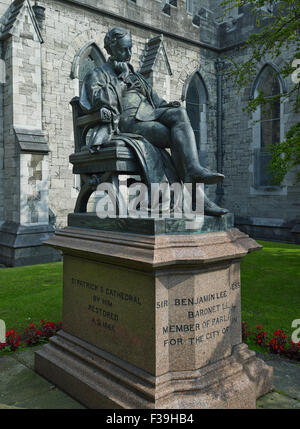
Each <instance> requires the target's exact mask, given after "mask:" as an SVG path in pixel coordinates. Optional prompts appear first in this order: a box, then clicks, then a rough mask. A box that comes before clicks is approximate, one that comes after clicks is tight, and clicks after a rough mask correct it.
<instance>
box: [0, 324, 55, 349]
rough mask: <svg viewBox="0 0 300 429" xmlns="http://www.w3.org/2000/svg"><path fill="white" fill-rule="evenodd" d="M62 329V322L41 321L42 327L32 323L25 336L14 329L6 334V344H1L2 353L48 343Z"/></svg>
mask: <svg viewBox="0 0 300 429" xmlns="http://www.w3.org/2000/svg"><path fill="white" fill-rule="evenodd" d="M61 327H62V322H59V323H56V324H55V323H54V322H45V321H44V320H41V326H39V327H37V326H35V325H34V323H30V325H29V327H28V328H26V330H25V332H24V334H22V335H19V334H18V333H17V332H16V331H15V330H14V329H11V330H10V331H7V332H6V342H5V343H0V351H3V352H15V351H16V350H18V349H19V348H20V347H24V346H35V345H38V344H43V343H46V342H48V340H49V338H50V337H52V336H53V335H55V334H56V332H57V331H59V330H60V329H61Z"/></svg>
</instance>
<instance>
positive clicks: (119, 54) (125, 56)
mask: <svg viewBox="0 0 300 429" xmlns="http://www.w3.org/2000/svg"><path fill="white" fill-rule="evenodd" d="M104 47H105V49H106V51H107V53H108V54H109V55H111V56H112V58H113V59H114V60H116V61H122V62H129V61H130V58H131V48H132V40H131V35H130V31H129V30H126V29H125V28H121V27H114V28H113V29H111V30H110V31H108V33H106V36H105V39H104Z"/></svg>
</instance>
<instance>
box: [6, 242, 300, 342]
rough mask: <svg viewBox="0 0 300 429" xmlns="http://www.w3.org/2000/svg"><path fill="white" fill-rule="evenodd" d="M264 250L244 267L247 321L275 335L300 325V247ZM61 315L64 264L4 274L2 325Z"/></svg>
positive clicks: (267, 247)
mask: <svg viewBox="0 0 300 429" xmlns="http://www.w3.org/2000/svg"><path fill="white" fill-rule="evenodd" d="M259 243H260V244H262V245H263V246H264V249H263V250H262V251H259V252H254V253H251V254H249V255H247V256H246V257H245V258H244V260H243V261H242V264H241V272H242V319H243V320H244V321H245V322H246V323H247V325H248V326H249V328H250V330H255V328H256V325H257V324H260V325H263V326H264V329H265V330H266V331H268V332H269V333H272V332H273V331H274V330H275V329H278V328H281V329H284V330H285V331H286V332H287V333H288V334H289V335H291V332H292V330H291V323H292V321H293V320H294V319H300V246H298V245H291V244H284V243H274V242H261V241H260V242H259ZM61 309H62V263H60V262H59V263H52V264H43V265H33V266H27V267H20V268H5V269H1V270H0V319H2V320H5V322H6V326H7V329H11V328H14V329H15V330H17V331H18V332H20V333H22V332H23V331H24V329H25V328H26V327H27V326H28V325H29V323H30V322H33V323H37V324H39V322H40V320H41V319H45V320H46V321H47V320H49V321H54V322H58V321H59V320H61V317H62V316H61Z"/></svg>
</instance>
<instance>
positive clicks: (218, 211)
mask: <svg viewBox="0 0 300 429" xmlns="http://www.w3.org/2000/svg"><path fill="white" fill-rule="evenodd" d="M227 213H229V210H227V209H224V208H222V207H219V206H217V204H215V203H213V202H212V201H210V200H209V199H208V198H205V200H204V214H205V215H206V216H223V215H225V214H227Z"/></svg>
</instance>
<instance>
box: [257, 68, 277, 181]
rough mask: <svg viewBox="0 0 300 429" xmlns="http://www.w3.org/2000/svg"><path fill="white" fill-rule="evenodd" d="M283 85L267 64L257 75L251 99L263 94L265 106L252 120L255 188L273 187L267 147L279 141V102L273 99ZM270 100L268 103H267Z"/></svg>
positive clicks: (275, 71)
mask: <svg viewBox="0 0 300 429" xmlns="http://www.w3.org/2000/svg"><path fill="white" fill-rule="evenodd" d="M282 90H283V84H282V80H281V77H280V75H279V74H278V71H277V70H275V68H274V67H273V66H271V65H269V64H267V65H266V66H265V67H264V68H263V69H262V71H261V72H260V73H259V75H258V77H257V78H256V81H255V86H254V90H253V97H257V96H258V95H259V94H260V93H263V95H264V98H265V99H266V100H267V103H266V104H263V105H261V106H259V107H258V109H257V111H256V113H255V115H254V119H255V120H257V121H258V122H257V125H256V128H257V138H258V141H257V143H256V144H255V146H256V156H255V184H256V186H272V185H274V179H273V176H272V174H271V172H270V170H269V164H270V160H271V153H270V151H269V150H268V147H269V146H270V145H271V144H273V143H277V142H279V141H280V140H281V102H280V99H279V98H277V99H276V100H274V99H273V97H274V96H276V95H278V94H281V93H282ZM268 100H270V101H268Z"/></svg>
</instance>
